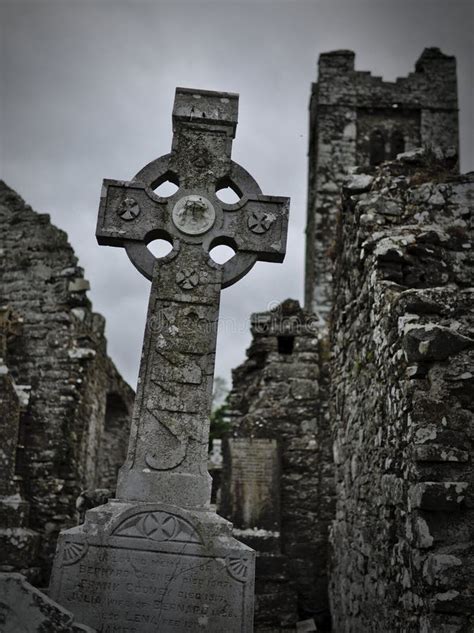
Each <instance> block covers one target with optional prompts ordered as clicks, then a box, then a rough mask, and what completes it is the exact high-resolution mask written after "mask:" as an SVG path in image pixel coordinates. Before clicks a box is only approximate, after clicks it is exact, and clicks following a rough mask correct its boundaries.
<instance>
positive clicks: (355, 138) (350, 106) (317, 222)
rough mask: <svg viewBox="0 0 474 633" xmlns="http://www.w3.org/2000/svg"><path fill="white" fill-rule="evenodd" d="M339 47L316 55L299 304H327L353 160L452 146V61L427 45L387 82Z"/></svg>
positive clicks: (322, 309)
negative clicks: (411, 68)
mask: <svg viewBox="0 0 474 633" xmlns="http://www.w3.org/2000/svg"><path fill="white" fill-rule="evenodd" d="M354 59H355V55H354V53H353V52H352V51H347V50H340V51H333V52H330V53H324V54H323V55H321V56H320V58H319V76H318V81H317V83H315V84H313V87H312V91H311V100H310V107H309V109H310V129H309V136H310V141H309V152H308V153H309V180H308V218H307V228H306V277H305V307H306V309H307V310H310V311H318V313H320V314H321V316H322V317H323V319H326V318H327V315H328V313H329V310H330V307H331V259H330V256H331V252H332V251H333V250H334V239H335V230H336V216H337V213H338V208H339V197H340V188H341V185H342V184H343V182H344V178H345V177H346V176H347V174H348V173H349V172H350V169H351V167H353V166H354V165H358V166H363V167H368V166H370V165H372V166H374V165H377V164H380V163H381V162H383V161H384V160H388V159H391V158H395V157H396V155H397V154H398V153H402V152H404V151H408V150H411V149H414V148H416V147H421V146H429V147H438V148H442V149H443V150H447V149H448V148H451V149H452V151H453V154H457V151H458V109H457V108H458V104H457V84H456V60H455V58H454V57H450V56H447V55H444V54H443V53H441V52H440V51H439V49H437V48H427V49H425V51H424V52H423V54H422V55H421V57H420V59H419V60H418V61H417V62H416V66H415V72H414V73H410V74H409V75H408V76H407V77H402V78H399V79H397V80H396V81H395V82H385V81H383V80H382V78H381V77H374V76H372V75H371V74H370V72H365V71H364V72H363V71H356V70H355V69H354Z"/></svg>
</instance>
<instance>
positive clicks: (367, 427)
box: [330, 152, 474, 633]
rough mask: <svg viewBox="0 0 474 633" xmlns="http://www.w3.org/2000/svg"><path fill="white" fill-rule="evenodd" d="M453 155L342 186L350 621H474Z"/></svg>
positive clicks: (343, 514)
mask: <svg viewBox="0 0 474 633" xmlns="http://www.w3.org/2000/svg"><path fill="white" fill-rule="evenodd" d="M446 167H447V166H446V164H444V165H443V164H436V163H435V162H434V161H433V157H432V156H431V157H430V156H429V155H426V154H425V156H424V157H423V156H422V154H421V153H420V152H418V153H417V152H414V153H412V154H411V155H407V156H405V157H404V158H403V160H400V161H396V162H392V163H387V164H386V165H384V166H383V167H382V168H380V169H379V170H378V171H377V172H376V175H375V179H373V178H372V177H371V176H370V175H358V176H355V177H354V179H353V180H352V181H351V182H350V183H349V184H348V185H347V187H346V189H345V190H344V199H343V205H342V211H341V214H340V217H339V229H338V236H337V247H336V248H337V252H336V266H335V281H334V307H333V310H332V322H331V330H330V335H331V346H332V362H331V365H330V375H331V403H332V406H333V411H332V430H333V436H334V437H335V442H334V460H335V468H336V482H337V483H336V486H337V487H336V498H337V505H336V513H335V519H334V522H333V525H332V536H331V541H332V562H331V574H332V576H331V607H332V618H333V627H334V630H335V631H337V632H338V633H349V632H351V633H359V632H360V633H370V632H373V633H376V632H377V633H378V632H379V631H390V632H391V633H396V632H399V633H402V632H403V633H411V632H413V633H415V632H417V633H434V632H438V631H450V632H452V633H455V632H456V633H467V632H468V631H471V630H472V626H473V620H472V613H473V606H474V602H473V595H472V584H471V585H470V583H471V582H472V578H473V575H474V551H473V545H472V543H473V539H472V536H473V534H472V529H473V525H474V506H473V502H474V500H473V492H472V484H473V466H472V457H473V452H472V441H473V439H474V431H473V429H474V425H473V406H474V403H473V393H474V378H473V373H474V372H473V360H474V331H473V327H474V319H473V289H472V282H473V272H472V271H473V263H474V262H473V255H472V243H473V242H472V211H473V196H474V193H473V183H474V175H473V174H469V175H466V176H456V175H453V174H452V173H451V172H449V170H447V168H446ZM470 227H471V228H470ZM469 587H471V588H469ZM469 614H471V619H469Z"/></svg>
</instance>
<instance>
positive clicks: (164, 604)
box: [50, 501, 255, 633]
mask: <svg viewBox="0 0 474 633" xmlns="http://www.w3.org/2000/svg"><path fill="white" fill-rule="evenodd" d="M254 556H255V553H254V552H253V551H252V550H251V549H250V548H249V547H247V546H246V545H243V544H241V543H239V542H238V541H236V540H235V539H233V538H232V536H231V524H230V523H228V522H227V521H225V520H224V519H222V518H220V517H218V516H217V515H216V514H214V513H212V512H208V511H199V510H184V509H181V508H177V507H176V506H169V505H164V504H153V503H145V502H143V503H134V504H132V503H125V502H119V501H111V502H109V503H108V504H107V505H105V506H100V507H98V508H94V509H93V510H90V511H89V512H87V514H86V522H85V524H84V525H82V526H79V527H77V528H73V529H71V530H67V531H65V532H62V533H61V535H60V538H59V541H58V549H57V552H56V557H55V564H54V567H53V573H52V578H51V587H50V594H51V596H52V597H53V598H54V599H55V600H58V601H59V602H60V603H61V604H63V605H65V606H66V607H67V608H69V609H70V610H71V611H72V612H73V613H74V614H75V615H76V617H77V618H78V619H80V620H81V621H83V622H85V623H86V624H88V625H89V626H92V627H95V628H97V629H99V630H100V631H101V632H102V633H112V632H115V631H116V630H117V627H118V626H121V627H127V626H128V627H129V628H130V630H133V631H137V632H138V631H139V632H140V633H156V631H158V630H159V631H160V633H168V632H170V633H171V632H174V633H176V632H177V631H183V632H184V631H190V632H193V631H195V632H198V631H199V632H202V631H206V632H209V633H222V631H226V632H228V633H247V632H248V631H251V629H252V620H253V606H252V605H253V591H254Z"/></svg>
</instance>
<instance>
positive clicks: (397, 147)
mask: <svg viewBox="0 0 474 633" xmlns="http://www.w3.org/2000/svg"><path fill="white" fill-rule="evenodd" d="M404 151H405V139H404V138H403V134H402V132H401V131H400V130H393V132H392V137H391V139H390V159H391V160H395V158H396V157H397V156H398V154H403V152H404Z"/></svg>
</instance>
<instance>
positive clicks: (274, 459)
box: [229, 438, 280, 530]
mask: <svg viewBox="0 0 474 633" xmlns="http://www.w3.org/2000/svg"><path fill="white" fill-rule="evenodd" d="M229 449H230V454H231V464H232V465H231V489H232V495H231V498H232V508H231V516H230V517H229V518H230V519H231V520H233V521H235V522H236V523H238V524H239V525H242V526H243V527H249V528H250V527H253V526H255V525H258V526H259V527H261V528H264V529H267V530H278V529H279V524H280V510H279V499H280V475H279V456H278V445H277V442H276V440H270V439H247V438H239V439H229Z"/></svg>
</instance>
